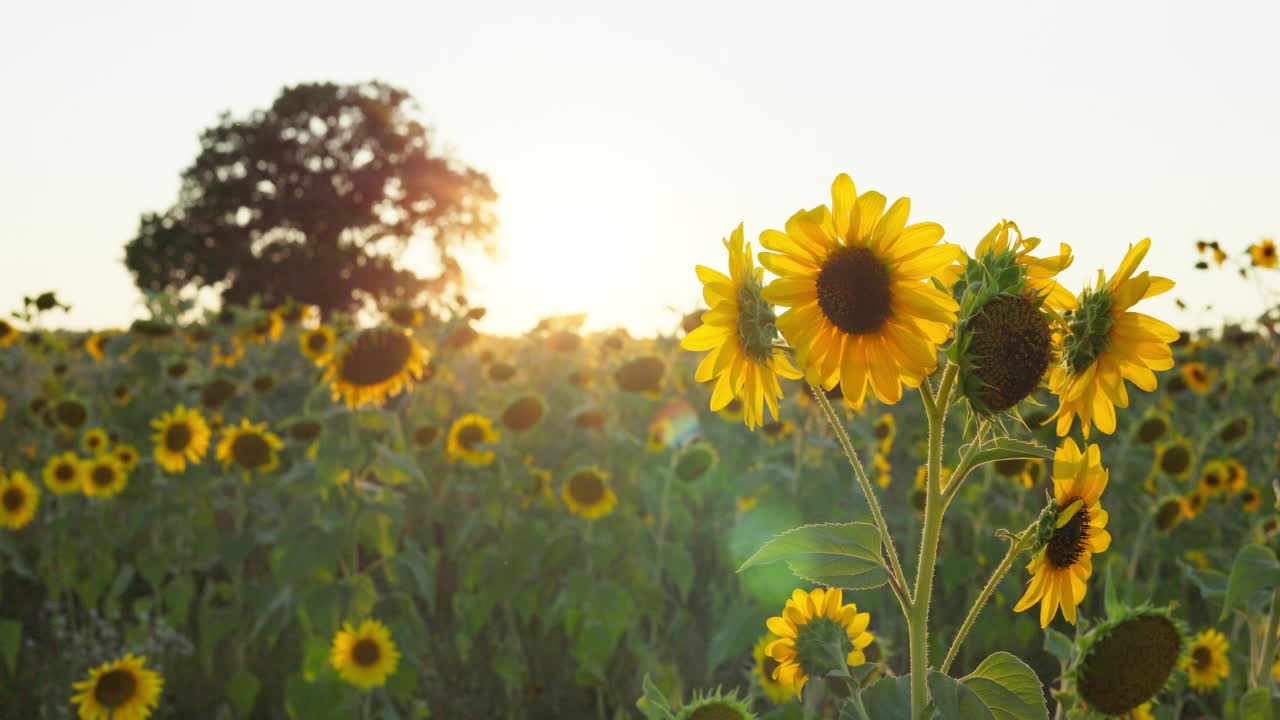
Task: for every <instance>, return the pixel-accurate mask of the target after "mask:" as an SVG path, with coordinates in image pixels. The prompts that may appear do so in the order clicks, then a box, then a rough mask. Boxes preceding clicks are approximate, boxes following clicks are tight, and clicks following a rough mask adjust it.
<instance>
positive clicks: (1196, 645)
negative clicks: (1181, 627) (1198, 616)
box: [1182, 628, 1231, 693]
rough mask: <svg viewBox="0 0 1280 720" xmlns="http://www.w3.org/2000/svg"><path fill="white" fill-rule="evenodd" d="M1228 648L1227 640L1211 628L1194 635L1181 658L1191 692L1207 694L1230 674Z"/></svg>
mask: <svg viewBox="0 0 1280 720" xmlns="http://www.w3.org/2000/svg"><path fill="white" fill-rule="evenodd" d="M1230 647H1231V646H1230V644H1229V643H1228V642H1227V638H1226V637H1224V636H1223V634H1222V633H1220V632H1218V631H1217V630H1214V629H1212V628H1210V629H1208V630H1205V631H1204V632H1202V633H1200V634H1199V635H1196V639H1195V640H1193V641H1192V642H1191V649H1190V650H1189V651H1188V652H1187V654H1186V655H1185V656H1184V657H1183V658H1182V669H1183V670H1186V671H1187V684H1188V685H1190V686H1191V689H1192V690H1195V691H1196V692H1199V693H1207V692H1211V691H1213V690H1216V689H1217V688H1218V686H1219V685H1221V684H1222V679H1223V678H1225V677H1226V676H1227V675H1228V674H1230V672H1231V661H1230V660H1229V659H1227V650H1228V649H1229V648H1230Z"/></svg>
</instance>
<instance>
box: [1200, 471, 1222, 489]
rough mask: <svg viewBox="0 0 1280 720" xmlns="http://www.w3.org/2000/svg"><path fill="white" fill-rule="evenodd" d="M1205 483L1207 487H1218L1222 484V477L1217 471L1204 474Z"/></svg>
mask: <svg viewBox="0 0 1280 720" xmlns="http://www.w3.org/2000/svg"><path fill="white" fill-rule="evenodd" d="M1204 484H1205V486H1207V487H1211V488H1216V487H1218V486H1219V485H1221V484H1222V478H1221V477H1219V475H1218V473H1216V472H1211V473H1207V474H1206V475H1205V476H1204Z"/></svg>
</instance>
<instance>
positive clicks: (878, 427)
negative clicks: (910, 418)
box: [871, 413, 898, 455]
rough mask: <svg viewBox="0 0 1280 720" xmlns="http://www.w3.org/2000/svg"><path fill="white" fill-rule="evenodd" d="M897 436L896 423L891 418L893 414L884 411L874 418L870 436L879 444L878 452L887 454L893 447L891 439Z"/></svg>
mask: <svg viewBox="0 0 1280 720" xmlns="http://www.w3.org/2000/svg"><path fill="white" fill-rule="evenodd" d="M897 436H898V424H897V422H896V421H895V420H894V419H893V415H891V414H890V413H885V414H883V415H881V416H880V418H879V419H878V420H876V424H875V425H873V426H872V427H871V437H873V438H875V439H876V443H878V444H879V446H880V452H881V453H883V454H886V455H887V454H888V453H889V451H890V450H891V449H893V440H894V438H896V437H897Z"/></svg>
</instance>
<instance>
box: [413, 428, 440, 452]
mask: <svg viewBox="0 0 1280 720" xmlns="http://www.w3.org/2000/svg"><path fill="white" fill-rule="evenodd" d="M439 436H440V428H438V427H436V426H435V425H422V426H420V427H418V429H416V430H414V431H413V444H414V445H415V446H417V447H418V448H420V449H425V448H429V447H431V444H432V443H434V442H435V441H436V438H437V437H439Z"/></svg>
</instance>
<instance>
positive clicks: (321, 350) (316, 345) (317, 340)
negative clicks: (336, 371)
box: [298, 325, 338, 366]
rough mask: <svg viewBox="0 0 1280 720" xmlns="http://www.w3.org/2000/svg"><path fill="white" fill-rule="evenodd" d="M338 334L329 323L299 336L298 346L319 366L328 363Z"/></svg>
mask: <svg viewBox="0 0 1280 720" xmlns="http://www.w3.org/2000/svg"><path fill="white" fill-rule="evenodd" d="M337 341H338V338H337V335H336V334H335V333H334V332H333V328H331V327H329V326H328V325H321V326H320V327H317V328H313V329H311V330H308V331H306V332H304V333H302V335H300V336H298V347H299V349H301V350H302V354H303V355H304V356H305V357H306V358H307V359H308V360H310V361H311V362H313V363H315V364H316V365H317V366H324V365H326V364H328V362H329V358H330V356H332V355H333V346H334V345H335V344H337Z"/></svg>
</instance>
